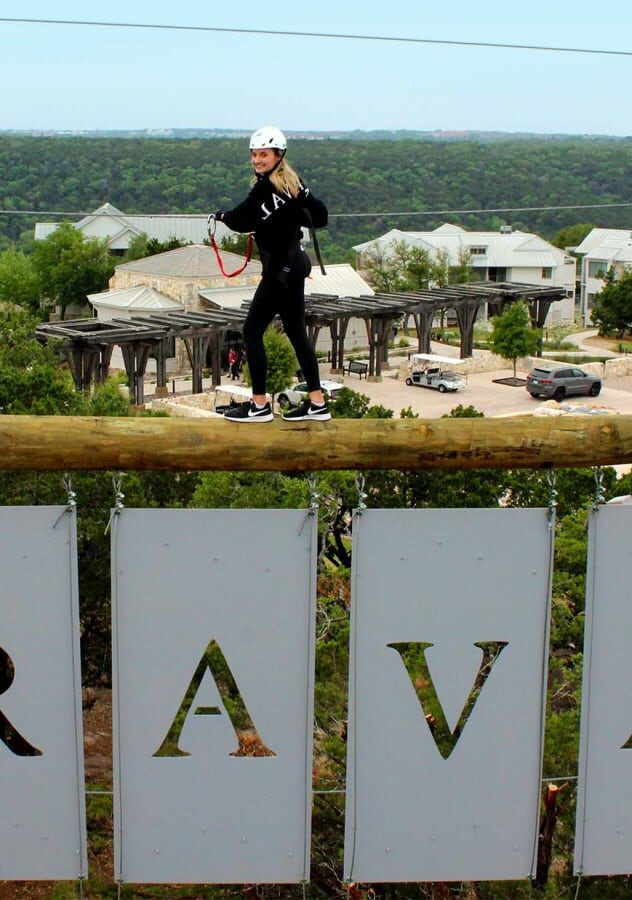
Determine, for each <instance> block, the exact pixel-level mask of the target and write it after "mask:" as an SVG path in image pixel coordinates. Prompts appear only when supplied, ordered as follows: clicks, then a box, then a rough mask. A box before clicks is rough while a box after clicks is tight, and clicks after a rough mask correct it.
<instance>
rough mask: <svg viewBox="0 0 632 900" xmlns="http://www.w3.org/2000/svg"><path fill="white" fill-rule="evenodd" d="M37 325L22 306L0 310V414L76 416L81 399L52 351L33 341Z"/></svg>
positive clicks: (80, 409) (68, 375)
mask: <svg viewBox="0 0 632 900" xmlns="http://www.w3.org/2000/svg"><path fill="white" fill-rule="evenodd" d="M36 324H37V319H36V318H35V317H34V316H33V315H32V314H31V313H29V312H27V311H25V310H24V309H22V308H21V307H18V306H10V305H6V306H4V307H1V308H0V413H2V414H5V415H6V414H11V415H20V414H24V413H28V414H30V415H55V414H67V415H72V414H79V413H80V412H81V411H82V402H83V401H82V397H81V395H79V394H77V392H76V391H75V388H74V383H73V380H72V378H71V376H70V373H69V372H68V371H66V370H65V369H62V368H60V366H59V360H58V358H57V356H56V355H55V353H54V351H53V350H52V348H51V347H49V346H48V345H46V346H43V345H42V344H40V343H39V341H37V340H36V339H35V326H36Z"/></svg>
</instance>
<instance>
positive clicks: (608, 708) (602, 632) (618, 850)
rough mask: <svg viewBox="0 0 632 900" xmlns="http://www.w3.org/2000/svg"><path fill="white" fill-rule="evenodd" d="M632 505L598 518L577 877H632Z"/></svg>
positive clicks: (592, 547) (590, 584)
mask: <svg viewBox="0 0 632 900" xmlns="http://www.w3.org/2000/svg"><path fill="white" fill-rule="evenodd" d="M631 684H632V507H630V506H623V505H622V506H604V507H600V508H599V509H598V510H596V511H595V512H593V513H592V515H591V520H590V527H589V539H588V574H587V579H586V633H585V639H584V672H583V701H582V723H581V736H580V754H579V782H578V796H577V821H576V837H575V871H576V873H583V874H586V875H602V874H604V875H617V874H623V873H627V872H632V690H631V689H630V685H631Z"/></svg>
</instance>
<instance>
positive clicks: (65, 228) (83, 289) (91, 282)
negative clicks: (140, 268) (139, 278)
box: [32, 222, 114, 318]
mask: <svg viewBox="0 0 632 900" xmlns="http://www.w3.org/2000/svg"><path fill="white" fill-rule="evenodd" d="M32 256H33V266H34V268H35V271H36V272H37V274H38V277H39V282H40V288H41V291H42V295H43V297H44V298H45V299H46V300H47V301H48V302H49V303H50V304H56V305H58V306H60V307H61V310H62V318H63V317H64V315H65V310H66V307H67V306H69V305H70V304H71V303H78V304H80V305H84V304H86V303H87V295H88V294H92V293H96V292H98V291H104V290H106V289H107V286H108V281H109V278H110V276H111V275H112V273H113V272H114V263H113V260H112V257H111V256H110V253H109V250H108V243H107V241H106V240H101V241H100V240H95V239H89V240H86V239H84V237H83V236H82V234H81V233H80V232H79V231H77V229H76V228H73V226H72V225H70V224H69V223H67V222H64V223H62V224H61V225H60V226H59V227H58V228H56V229H55V231H53V233H52V234H50V235H49V236H48V237H47V238H46V240H44V241H36V242H35V243H34V245H33V254H32Z"/></svg>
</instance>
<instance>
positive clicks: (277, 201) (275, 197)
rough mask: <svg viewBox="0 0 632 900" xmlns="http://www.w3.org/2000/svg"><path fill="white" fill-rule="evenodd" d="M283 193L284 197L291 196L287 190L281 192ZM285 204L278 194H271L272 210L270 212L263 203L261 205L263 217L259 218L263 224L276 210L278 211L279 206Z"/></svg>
mask: <svg viewBox="0 0 632 900" xmlns="http://www.w3.org/2000/svg"><path fill="white" fill-rule="evenodd" d="M283 193H284V194H285V195H286V197H291V196H292V194H291V193H290V192H289V191H288V190H285V191H283ZM285 202H286V201H285V200H284V199H283V197H279V195H278V194H274V193H273V194H272V203H273V204H274V209H272V210H270V209H268V207H267V206H266V205H265V203H262V204H261V209H262V210H263V213H264V215H263V216H262V217H261V220H262V221H263V222H265V220H266V219H268V218H270V216H271V215H272V213H273V212H276V211H277V209H279V208H280V207H281V206H285Z"/></svg>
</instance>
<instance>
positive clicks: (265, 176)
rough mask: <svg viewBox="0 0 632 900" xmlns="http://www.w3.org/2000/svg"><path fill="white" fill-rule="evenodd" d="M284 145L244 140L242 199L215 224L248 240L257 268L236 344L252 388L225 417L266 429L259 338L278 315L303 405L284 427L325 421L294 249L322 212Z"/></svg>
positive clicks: (269, 134)
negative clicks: (246, 159) (249, 176)
mask: <svg viewBox="0 0 632 900" xmlns="http://www.w3.org/2000/svg"><path fill="white" fill-rule="evenodd" d="M286 150H287V140H286V137H285V135H284V134H283V132H282V131H280V130H279V129H278V128H275V127H273V126H269V125H268V126H265V127H263V128H259V129H258V130H257V131H255V132H254V134H253V135H252V137H251V138H250V159H251V163H252V167H253V170H254V179H253V182H252V188H251V191H250V193H249V194H248V196H247V197H246V199H245V200H244V201H243V202H242V203H240V204H239V205H238V206H236V207H235V208H234V209H232V210H228V211H224V210H219V211H218V212H216V213H215V217H216V218H217V219H219V220H220V221H221V222H224V223H225V224H226V225H227V226H228V227H229V228H230V229H231V230H232V231H237V232H241V233H247V232H254V236H255V241H256V243H257V247H258V248H259V253H260V256H261V263H262V277H261V281H260V283H259V286H258V287H257V290H256V291H255V295H254V297H253V300H252V303H251V305H250V309H249V311H248V315H247V317H246V321H245V323H244V343H245V350H246V355H247V357H248V367H249V369H250V377H251V381H252V399H251V400H248V401H246V402H245V403H241V404H239V405H238V406H237V407H235V408H234V409H231V410H228V411H227V412H226V413H225V414H224V418H225V419H228V420H230V421H232V422H270V421H272V418H273V415H272V408H271V406H270V403H269V402H268V400H267V397H266V376H267V359H266V354H265V348H264V344H263V335H264V332H265V330H266V328H267V327H268V325H269V324H270V322H271V321H272V320H273V318H274V316H275V315H277V314H278V315H279V316H280V318H281V322H282V323H283V327H284V329H285V333H286V335H287V336H288V338H289V340H290V342H291V344H292V346H293V347H294V352H295V353H296V357H297V359H298V363H299V366H300V367H301V370H302V372H303V376H304V378H305V381H306V382H307V388H308V397H307V399H306V400H305V402H304V403H302V404H300V405H299V406H298V407H296V409H292V410H289V411H287V412H284V413H283V418H284V419H286V420H287V421H305V420H314V421H320V422H322V421H326V420H328V419H330V418H331V414H330V412H329V409H328V407H327V404H326V402H325V399H324V396H323V393H322V389H321V384H320V376H319V372H318V361H317V359H316V354H315V352H314V348H313V347H312V346H311V344H310V343H309V340H308V337H307V329H306V327H305V279H306V278H307V276H308V275H309V273H310V271H311V264H310V261H309V258H308V257H307V254H306V253H305V251H304V250H303V248H302V247H301V243H300V242H301V237H302V232H301V228H302V227H309V228H322V227H323V226H325V225H326V224H327V207H326V206H325V204H324V203H322V201H320V200H318V199H317V198H316V197H314V195H313V194H312V193H311V191H310V190H309V189H308V188H306V187H305V186H304V185H303V184H302V182H301V180H300V178H299V176H298V175H297V173H296V172H295V171H294V169H293V168H292V167H291V166H290V165H289V163H288V162H287V160H286V158H285V154H286Z"/></svg>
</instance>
